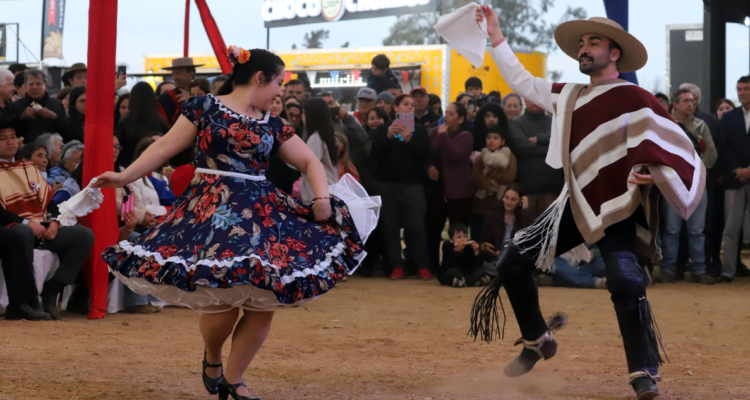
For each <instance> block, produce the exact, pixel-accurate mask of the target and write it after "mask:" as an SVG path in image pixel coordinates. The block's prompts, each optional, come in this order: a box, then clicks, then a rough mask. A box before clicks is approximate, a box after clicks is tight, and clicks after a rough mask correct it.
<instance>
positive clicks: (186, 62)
mask: <svg viewBox="0 0 750 400" xmlns="http://www.w3.org/2000/svg"><path fill="white" fill-rule="evenodd" d="M203 65H204V64H196V63H194V62H193V57H180V58H175V59H173V60H172V66H171V67H164V68H162V69H165V70H167V71H171V70H173V69H175V68H191V67H192V68H198V67H202V66H203Z"/></svg>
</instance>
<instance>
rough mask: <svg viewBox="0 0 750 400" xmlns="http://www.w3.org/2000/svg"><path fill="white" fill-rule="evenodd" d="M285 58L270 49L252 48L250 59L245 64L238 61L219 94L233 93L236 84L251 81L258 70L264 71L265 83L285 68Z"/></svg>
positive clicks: (239, 84) (245, 83)
mask: <svg viewBox="0 0 750 400" xmlns="http://www.w3.org/2000/svg"><path fill="white" fill-rule="evenodd" d="M284 66H285V64H284V60H282V59H281V57H279V56H277V55H276V54H273V53H271V52H270V51H268V50H263V49H252V50H250V60H249V61H248V62H246V63H244V64H240V63H237V64H235V65H234V68H232V73H231V74H230V75H229V76H228V79H227V81H226V82H224V84H223V85H221V88H220V89H219V93H217V95H219V96H223V95H227V94H229V93H232V90H234V87H235V86H244V85H248V84H249V83H250V80H251V79H252V78H253V76H255V74H257V73H258V72H262V73H263V83H268V82H271V81H272V80H273V78H275V77H276V76H277V75H279V73H280V72H281V69H282V68H284Z"/></svg>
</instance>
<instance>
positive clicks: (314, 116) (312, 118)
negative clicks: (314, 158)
mask: <svg viewBox="0 0 750 400" xmlns="http://www.w3.org/2000/svg"><path fill="white" fill-rule="evenodd" d="M302 108H303V109H304V113H305V129H306V130H307V134H308V135H312V134H313V133H315V132H318V134H319V135H320V138H321V139H322V140H323V143H325V145H326V147H327V148H328V155H329V156H330V157H331V163H333V164H334V165H336V163H338V159H339V158H338V146H336V132H335V131H334V130H333V119H332V118H331V111H330V110H329V108H328V104H327V103H326V101H325V100H323V99H321V98H320V97H314V98H312V99H309V100H307V101H305V103H304V104H303V105H302ZM308 138H309V136H308Z"/></svg>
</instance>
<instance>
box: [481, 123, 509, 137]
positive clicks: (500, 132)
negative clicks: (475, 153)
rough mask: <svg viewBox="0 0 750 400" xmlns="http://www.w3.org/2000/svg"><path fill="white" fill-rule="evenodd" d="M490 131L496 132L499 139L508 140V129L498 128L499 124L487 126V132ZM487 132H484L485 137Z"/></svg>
mask: <svg viewBox="0 0 750 400" xmlns="http://www.w3.org/2000/svg"><path fill="white" fill-rule="evenodd" d="M490 133H496V134H497V135H498V136H500V138H501V139H503V140H508V130H507V129H502V128H500V125H498V124H495V125H491V126H489V127H488V128H487V134H490ZM487 134H485V138H486V137H487Z"/></svg>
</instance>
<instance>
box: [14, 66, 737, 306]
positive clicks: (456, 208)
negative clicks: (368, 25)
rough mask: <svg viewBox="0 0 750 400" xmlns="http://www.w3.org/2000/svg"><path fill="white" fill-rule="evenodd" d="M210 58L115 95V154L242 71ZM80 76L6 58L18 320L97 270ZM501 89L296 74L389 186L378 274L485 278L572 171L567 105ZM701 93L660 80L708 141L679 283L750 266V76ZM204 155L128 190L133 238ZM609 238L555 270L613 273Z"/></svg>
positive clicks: (140, 144)
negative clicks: (39, 251)
mask: <svg viewBox="0 0 750 400" xmlns="http://www.w3.org/2000/svg"><path fill="white" fill-rule="evenodd" d="M197 67H200V65H196V64H195V63H194V62H193V60H192V59H191V58H180V59H175V60H173V63H172V66H171V67H170V69H171V71H172V81H171V82H167V81H165V82H162V83H160V84H159V85H158V86H156V88H155V90H154V88H153V87H152V86H151V84H149V83H146V82H139V83H137V84H135V85H134V86H133V87H132V88H131V90H130V91H129V93H118V94H115V96H114V99H113V107H114V116H115V122H114V127H113V152H114V157H115V165H114V166H113V167H114V169H116V170H122V169H123V168H125V167H127V166H128V165H130V164H131V163H132V162H133V161H134V160H135V159H137V158H138V157H139V156H140V154H142V153H143V151H144V150H145V149H146V148H147V147H148V146H150V145H151V144H153V143H154V142H156V141H157V140H159V138H160V137H161V136H162V135H164V134H165V133H166V132H167V131H168V130H169V128H170V127H171V125H172V124H173V123H174V122H175V121H176V119H177V117H178V116H179V115H180V107H181V104H182V103H183V102H184V101H186V100H187V99H189V98H190V97H193V96H206V95H209V96H211V95H221V94H222V85H224V83H225V82H226V81H227V77H226V76H218V77H213V79H212V80H209V79H206V78H203V77H196V68H197ZM63 82H64V83H65V87H63V88H62V89H61V90H60V91H59V92H58V93H49V92H48V90H47V78H46V75H45V73H44V72H41V71H36V70H28V69H26V68H25V66H22V67H18V66H15V67H14V68H12V69H9V70H0V184H1V185H2V188H1V189H0V205H2V207H0V256H2V266H3V271H4V273H5V280H6V286H7V287H8V292H9V300H10V304H9V306H8V308H7V311H6V318H7V319H20V318H25V319H30V320H40V319H49V318H53V319H59V318H60V313H59V312H58V309H57V301H58V298H59V294H60V292H61V291H62V288H63V287H64V286H65V285H69V284H75V283H81V282H83V279H82V277H81V275H80V273H79V270H80V268H81V266H82V265H83V263H84V261H85V260H86V257H88V251H89V250H90V248H91V246H92V245H93V234H92V233H91V231H90V230H88V228H85V227H82V226H76V227H60V226H59V224H58V223H57V221H56V220H55V217H56V213H57V206H58V205H59V204H61V203H63V202H64V201H66V200H67V199H69V198H70V197H71V196H73V195H75V194H76V193H78V192H79V191H81V188H82V187H84V186H85V183H84V182H82V169H83V153H84V151H85V134H84V131H85V129H84V127H85V118H86V66H85V65H84V64H75V65H74V66H73V67H71V68H70V70H69V71H68V72H67V73H66V74H65V75H63ZM122 85H124V77H122V76H117V77H116V88H117V89H118V90H119V89H120V88H121V87H122ZM487 89H491V88H485V87H484V85H483V82H482V81H481V79H479V78H477V77H472V78H470V79H468V80H467V81H466V82H465V92H462V93H461V94H459V95H458V96H457V98H455V99H445V100H444V99H441V98H440V97H438V96H437V95H435V94H433V93H428V91H427V90H426V89H425V88H422V87H412V88H411V89H410V90H408V91H403V86H402V82H401V80H400V79H399V75H398V74H397V73H396V72H395V71H394V70H393V69H391V67H390V60H389V59H388V57H386V56H385V55H382V54H381V55H378V56H376V57H374V58H373V59H372V68H371V70H370V71H369V73H368V74H367V86H366V87H363V88H360V89H359V90H358V92H357V94H356V103H355V104H354V105H353V107H351V106H350V105H348V104H340V101H342V98H340V97H341V96H340V92H328V91H315V90H313V89H312V88H311V87H310V86H309V83H308V82H306V81H302V80H297V79H293V80H289V81H288V82H286V84H285V85H284V87H283V94H282V95H281V96H279V97H278V98H277V99H276V100H274V102H273V104H272V106H271V109H270V110H266V111H269V112H271V113H273V114H274V115H280V116H281V117H283V118H285V119H286V120H287V121H289V123H291V124H292V125H293V126H294V127H295V128H296V134H297V135H298V136H299V137H300V138H302V139H303V140H305V141H306V142H307V144H308V145H309V146H310V148H311V149H312V150H313V153H314V154H315V155H316V156H317V157H318V158H319V159H320V160H321V162H322V163H323V165H324V168H325V171H326V176H327V177H328V181H329V182H328V183H329V184H332V183H335V182H336V181H338V179H340V178H341V177H342V176H343V175H344V174H350V175H352V176H353V177H354V178H355V179H357V180H358V181H360V182H361V184H362V185H363V186H364V187H365V189H367V191H368V192H369V193H370V194H371V195H378V196H381V198H382V204H383V207H382V210H381V218H380V220H379V223H378V227H377V229H376V230H375V231H374V233H373V234H372V235H371V237H370V240H369V241H368V242H367V244H366V250H367V252H368V257H367V258H366V260H365V262H364V265H363V266H362V267H361V268H360V270H359V273H360V274H362V275H363V276H373V275H374V274H375V273H376V272H377V271H381V270H382V272H383V273H384V275H385V276H389V277H390V278H391V279H393V280H399V279H404V278H407V277H417V278H420V279H424V280H428V279H431V278H432V276H433V275H436V276H437V278H438V281H439V282H440V283H441V284H444V285H449V286H454V287H464V286H481V285H485V284H486V283H488V282H489V280H490V279H491V277H492V276H494V275H495V272H494V268H493V267H492V265H493V264H494V263H495V262H496V261H497V260H498V258H499V257H500V256H501V253H502V251H503V248H504V247H505V245H507V243H508V242H509V240H510V239H511V238H512V237H513V235H514V234H515V233H516V232H518V230H520V229H523V228H524V227H526V226H528V225H529V224H531V223H532V222H533V220H534V218H535V217H536V216H538V215H540V214H541V213H542V212H543V211H544V210H545V209H546V208H547V207H548V206H549V205H550V204H551V203H552V202H553V201H554V200H555V199H556V198H557V196H558V195H559V193H560V191H561V189H562V187H563V184H564V175H563V171H562V170H555V169H553V168H551V167H549V166H548V165H547V164H546V162H545V158H546V155H547V151H548V147H549V143H550V132H551V117H550V115H548V114H547V113H545V111H544V110H543V109H542V108H541V107H539V106H537V105H536V104H534V103H532V102H530V101H528V99H524V98H521V97H520V96H518V95H517V94H515V93H509V94H506V95H505V96H502V94H501V93H500V92H499V91H492V90H490V91H487ZM337 96H338V97H339V98H337ZM700 96H701V92H700V88H699V87H697V86H696V85H693V84H690V83H685V84H683V85H681V86H680V89H678V90H676V91H675V93H673V94H672V96H671V98H670V97H668V96H666V95H664V94H661V93H658V94H656V97H657V99H659V101H660V102H661V104H662V105H663V106H664V107H665V108H666V109H668V110H669V112H670V113H671V114H672V116H673V117H674V119H675V120H676V121H678V122H679V124H680V126H681V127H682V128H683V129H684V131H685V135H687V136H688V137H690V139H691V141H692V142H693V143H694V145H695V148H696V150H697V151H698V152H699V153H700V155H701V158H702V161H703V163H704V164H705V166H706V169H707V170H708V179H707V185H706V193H705V194H704V196H703V201H702V202H701V205H700V206H699V207H698V209H697V210H696V211H695V212H694V213H693V215H692V216H691V218H690V219H688V220H687V221H683V220H681V219H680V217H679V215H678V213H677V211H675V210H673V209H671V207H670V206H669V205H668V204H666V202H665V203H664V204H663V205H662V208H663V209H662V211H663V212H662V213H661V221H660V237H659V242H660V248H661V254H662V259H661V263H660V273H659V275H658V276H656V277H655V279H654V281H655V282H660V283H668V282H675V281H676V280H679V279H682V278H684V271H685V270H688V271H690V272H691V275H690V279H691V280H692V281H693V282H696V283H700V284H713V283H716V282H731V281H732V280H733V279H734V278H735V277H736V276H742V275H748V274H750V271H748V270H747V268H745V267H744V265H742V263H741V261H740V257H739V253H740V250H741V249H742V246H743V233H746V234H747V236H746V237H747V238H749V239H750V213H747V210H748V206H750V186H749V184H750V141H749V140H750V139H748V138H749V137H750V136H748V133H749V131H750V76H746V77H742V78H740V79H739V81H738V83H737V96H738V98H739V101H740V103H741V104H740V105H739V106H737V107H736V106H735V104H734V103H733V102H732V101H730V100H727V99H722V100H721V101H719V102H718V103H717V104H716V106H715V108H714V109H713V110H710V111H713V113H709V112H707V111H705V110H700V109H699V108H698V107H697V104H698V103H699V101H700ZM451 100H455V101H453V102H451ZM351 109H354V111H349V110H351ZM192 155H193V150H192V149H188V150H186V151H185V152H183V153H182V154H180V155H178V156H176V157H175V158H173V159H172V160H171V161H170V163H169V164H168V165H165V166H163V167H161V168H159V169H157V170H155V171H153V172H152V173H151V174H150V175H149V176H147V177H144V178H142V179H139V180H138V181H136V182H133V183H132V184H130V185H128V186H126V187H124V188H121V189H118V191H117V201H118V206H117V209H118V213H119V212H121V211H122V210H123V209H124V208H123V207H121V204H122V202H123V201H127V199H131V198H132V202H133V204H134V206H133V211H132V212H126V214H125V215H119V216H118V221H116V223H117V224H118V226H119V227H120V239H127V238H129V237H130V238H132V237H135V236H137V235H139V234H141V233H142V232H144V231H145V230H147V229H149V228H151V227H153V226H155V225H156V224H157V223H158V219H159V217H160V216H162V215H165V214H167V212H168V210H169V207H170V206H171V205H172V204H173V203H174V201H175V199H176V198H177V197H179V196H181V195H182V193H183V191H184V190H185V188H186V187H187V186H188V184H189V182H190V180H192V177H193V175H194V173H195V169H194V167H193V166H192V164H191V160H192ZM269 164H270V168H269V172H268V175H267V177H268V179H269V180H270V181H272V182H274V183H275V184H276V185H277V186H278V187H279V188H280V189H281V190H283V191H285V192H287V193H291V194H293V195H295V196H298V197H299V198H301V199H302V200H303V201H310V200H311V198H312V197H313V195H312V191H311V188H310V184H309V182H308V181H307V179H306V178H305V177H304V176H302V175H300V173H299V172H298V171H295V170H294V169H293V168H291V167H290V166H288V165H287V164H285V163H283V162H282V161H281V160H280V159H278V158H277V157H275V156H272V157H271V159H270V160H269ZM18 199H20V200H18ZM19 201H20V202H22V203H21V204H19ZM23 202H27V203H28V204H27V203H23ZM29 204H31V205H29ZM113 223H115V221H113ZM446 228H447V229H446ZM66 231H67V232H66ZM446 231H447V234H446ZM68 232H70V233H68ZM722 243H723V244H724V246H725V248H724V256H723V257H722V256H721V249H722ZM35 247H36V248H40V247H42V248H45V249H47V250H50V251H52V252H55V253H57V254H58V256H59V257H60V262H61V266H60V268H59V269H58V272H56V273H55V275H54V277H53V278H52V279H50V280H49V281H48V282H47V283H46V284H45V285H44V289H43V290H42V292H41V293H37V289H36V287H35V285H34V283H33V268H32V267H31V263H32V262H33V249H34V248H35ZM596 254H597V250H596V248H592V249H591V253H590V257H586V258H587V260H586V261H583V262H580V263H579V261H573V259H572V258H571V257H566V256H565V255H564V256H561V257H558V259H556V260H555V265H556V271H557V272H556V273H554V274H552V275H550V276H547V275H540V276H539V277H538V278H537V282H538V284H540V285H557V286H573V287H584V288H604V287H605V282H606V278H604V275H603V263H602V262H601V257H598V258H597V255H596ZM125 290H126V300H125V306H126V310H127V311H129V312H134V313H153V312H158V311H159V310H160V309H159V308H158V307H156V306H154V305H152V304H151V303H152V300H153V299H149V298H147V297H144V296H139V295H137V294H135V293H133V292H130V291H129V289H127V288H125ZM40 295H41V299H42V301H41V302H39V300H38V299H39V296H40ZM87 308H88V306H87V292H86V288H85V285H83V284H79V285H77V289H76V291H75V292H74V294H73V296H72V298H71V300H70V301H69V303H68V311H72V312H79V313H86V312H87Z"/></svg>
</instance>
